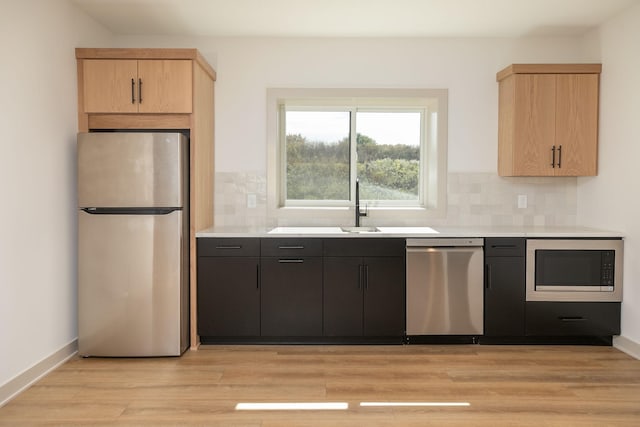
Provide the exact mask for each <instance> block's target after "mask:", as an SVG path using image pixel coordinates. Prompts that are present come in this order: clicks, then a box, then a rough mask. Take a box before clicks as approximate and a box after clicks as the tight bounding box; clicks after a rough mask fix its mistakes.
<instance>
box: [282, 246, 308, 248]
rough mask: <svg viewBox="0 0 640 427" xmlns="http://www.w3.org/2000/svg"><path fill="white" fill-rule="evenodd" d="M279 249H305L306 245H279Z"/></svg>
mask: <svg viewBox="0 0 640 427" xmlns="http://www.w3.org/2000/svg"><path fill="white" fill-rule="evenodd" d="M278 249H304V246H278Z"/></svg>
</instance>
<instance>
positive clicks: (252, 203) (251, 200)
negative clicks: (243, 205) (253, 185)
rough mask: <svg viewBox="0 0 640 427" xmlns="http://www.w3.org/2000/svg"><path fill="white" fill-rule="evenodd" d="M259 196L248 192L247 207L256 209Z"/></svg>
mask: <svg viewBox="0 0 640 427" xmlns="http://www.w3.org/2000/svg"><path fill="white" fill-rule="evenodd" d="M257 203H258V202H257V198H256V195H255V194H254V193H249V194H247V208H249V209H255V208H256V205H257Z"/></svg>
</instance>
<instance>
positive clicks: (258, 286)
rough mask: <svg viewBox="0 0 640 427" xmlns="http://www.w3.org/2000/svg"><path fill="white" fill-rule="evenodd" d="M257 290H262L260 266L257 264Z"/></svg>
mask: <svg viewBox="0 0 640 427" xmlns="http://www.w3.org/2000/svg"><path fill="white" fill-rule="evenodd" d="M256 289H260V264H256Z"/></svg>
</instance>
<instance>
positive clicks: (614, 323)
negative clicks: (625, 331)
mask: <svg viewBox="0 0 640 427" xmlns="http://www.w3.org/2000/svg"><path fill="white" fill-rule="evenodd" d="M526 311H527V320H526V334H527V335H528V336H611V335H620V303H619V302H538V301H532V302H527V306H526Z"/></svg>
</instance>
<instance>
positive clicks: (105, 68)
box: [83, 59, 193, 113]
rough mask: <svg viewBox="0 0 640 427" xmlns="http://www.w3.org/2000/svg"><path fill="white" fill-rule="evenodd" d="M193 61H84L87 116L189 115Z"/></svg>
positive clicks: (85, 108) (191, 97) (190, 109)
mask: <svg viewBox="0 0 640 427" xmlns="http://www.w3.org/2000/svg"><path fill="white" fill-rule="evenodd" d="M192 74H193V71H192V61H189V60H178V59H167V60H160V59H146V60H125V59H87V60H85V61H83V83H84V111H85V112H87V113H191V111H192V99H193V96H192V93H193V81H192Z"/></svg>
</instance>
